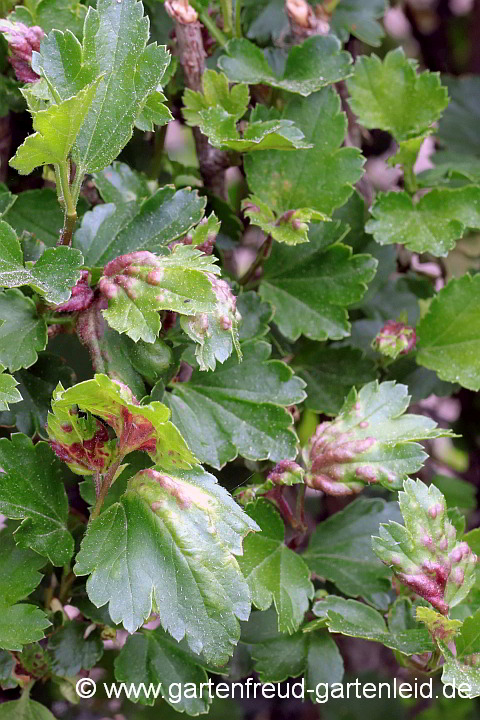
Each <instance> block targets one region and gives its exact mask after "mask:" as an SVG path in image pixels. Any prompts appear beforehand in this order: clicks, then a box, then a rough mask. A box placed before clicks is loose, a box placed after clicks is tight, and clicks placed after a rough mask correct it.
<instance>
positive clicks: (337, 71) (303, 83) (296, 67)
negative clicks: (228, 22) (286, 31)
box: [218, 35, 352, 97]
mask: <svg viewBox="0 0 480 720" xmlns="http://www.w3.org/2000/svg"><path fill="white" fill-rule="evenodd" d="M341 48H342V45H341V43H340V42H339V41H338V40H337V38H335V37H333V36H332V35H326V36H325V35H318V36H316V37H312V38H309V39H308V40H305V42H304V43H303V44H302V45H297V46H295V47H293V48H292V49H291V50H290V52H289V54H288V57H287V61H286V64H285V70H284V72H283V75H282V76H281V77H278V75H277V74H276V73H275V72H274V71H273V69H272V68H271V67H270V65H269V63H268V61H267V58H266V57H265V56H264V54H263V52H262V50H261V49H260V48H259V47H257V46H256V45H254V44H253V43H251V42H249V41H248V40H244V39H240V40H230V42H229V43H228V44H227V46H226V47H225V51H226V53H227V54H226V55H221V56H220V59H219V61H218V66H219V67H220V68H221V69H222V70H223V71H224V72H225V73H226V75H227V77H228V79H229V80H230V82H242V83H249V84H250V85H259V84H262V85H270V86H271V87H275V88H280V89H281V90H286V91H287V92H291V93H298V94H299V95H303V96H304V97H307V95H310V94H311V93H314V92H316V91H317V90H320V89H321V88H323V87H325V86H326V85H331V84H333V83H335V82H338V81H339V80H342V79H343V78H345V77H348V75H351V73H352V70H351V67H350V66H351V63H352V58H351V57H350V55H349V53H347V52H343V51H342V49H341Z"/></svg>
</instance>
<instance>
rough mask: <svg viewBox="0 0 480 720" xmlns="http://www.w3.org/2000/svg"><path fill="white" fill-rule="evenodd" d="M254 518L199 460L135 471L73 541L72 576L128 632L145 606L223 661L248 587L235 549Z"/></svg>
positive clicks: (243, 612) (245, 610)
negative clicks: (177, 467)
mask: <svg viewBox="0 0 480 720" xmlns="http://www.w3.org/2000/svg"><path fill="white" fill-rule="evenodd" d="M255 529H257V526H256V524H255V523H254V522H253V521H252V520H250V518H248V516H247V515H245V514H244V513H243V511H242V510H241V509H240V508H239V507H238V505H236V503H235V502H234V501H233V500H232V499H231V497H230V496H229V495H228V493H227V492H226V491H225V490H224V489H223V488H221V487H219V486H217V485H216V480H215V478H214V477H213V476H212V475H209V474H208V473H206V472H205V471H203V470H202V469H201V468H195V469H194V470H191V471H177V472H176V475H175V476H168V475H165V474H162V473H161V472H160V469H158V470H155V469H150V470H144V471H141V472H140V473H137V475H136V476H135V477H134V478H133V479H131V480H130V481H129V483H128V487H127V491H126V492H125V494H124V495H123V496H122V497H121V499H120V502H118V503H115V504H114V505H112V506H110V507H109V508H108V510H105V511H104V512H103V513H102V514H101V515H100V516H99V517H98V518H97V519H96V520H94V521H93V522H92V523H91V524H90V526H89V528H88V530H87V534H86V536H85V538H84V540H83V542H82V547H81V550H80V553H79V554H78V556H77V564H76V566H75V568H74V570H75V573H76V574H77V575H88V574H91V576H90V577H89V579H88V581H87V591H88V595H89V597H90V600H91V601H92V602H93V603H94V604H95V605H96V606H97V607H100V606H102V605H104V604H105V603H107V602H108V603H109V612H110V616H111V618H112V620H113V621H114V622H123V624H124V627H125V628H126V629H127V630H128V631H129V632H134V631H135V630H136V629H137V628H138V627H140V625H142V624H143V623H144V622H145V621H146V620H147V618H148V617H149V615H150V614H151V612H152V611H154V612H156V613H157V614H158V616H159V618H160V621H161V623H162V626H163V628H164V629H165V630H166V631H167V632H169V633H170V634H171V635H172V636H173V637H174V638H175V639H176V640H177V641H180V640H182V638H184V637H186V640H187V642H188V645H189V647H190V648H191V649H192V651H193V652H195V653H202V654H203V655H204V656H205V658H206V660H207V661H208V662H214V663H216V664H219V665H221V664H223V663H225V662H226V661H227V660H228V657H229V656H230V655H231V654H232V652H233V647H234V645H235V644H236V642H237V641H238V638H239V635H240V628H239V625H238V621H237V618H239V619H242V620H246V619H247V618H248V615H249V611H250V594H249V590H248V585H247V583H246V581H245V580H244V579H243V577H242V574H241V572H240V568H239V566H238V563H237V561H236V560H235V558H234V554H240V553H241V543H242V538H243V537H244V535H245V534H246V533H247V532H249V531H250V530H255Z"/></svg>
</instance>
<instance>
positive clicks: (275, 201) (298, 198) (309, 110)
mask: <svg viewBox="0 0 480 720" xmlns="http://www.w3.org/2000/svg"><path fill="white" fill-rule="evenodd" d="M281 117H282V118H283V119H285V120H292V121H293V122H294V123H295V125H296V127H298V128H300V130H301V131H302V132H303V134H304V135H305V140H306V142H308V143H311V144H312V145H313V147H312V148H311V149H308V150H289V151H288V152H283V151H281V150H265V151H262V152H257V153H251V154H248V155H247V156H246V157H245V170H246V173H247V180H248V185H249V188H250V191H251V192H252V193H253V194H254V195H255V196H257V197H258V198H260V200H262V202H264V203H266V204H267V205H268V207H269V208H270V209H271V210H272V211H273V212H275V213H276V214H277V215H282V214H283V213H284V212H286V211H287V210H298V209H299V208H310V209H311V210H316V211H318V212H320V213H323V214H325V215H328V216H330V215H331V214H332V212H333V210H334V209H335V208H337V207H340V206H341V205H343V204H344V203H345V202H346V201H347V200H348V198H349V197H350V195H351V194H352V192H353V185H354V184H355V183H356V182H357V181H358V180H360V178H361V177H362V173H363V170H362V165H363V158H362V156H361V153H360V152H359V150H358V149H357V148H352V147H348V148H347V147H341V145H342V143H343V140H344V137H345V132H346V127H347V120H346V116H345V114H344V113H343V112H341V110H340V98H339V96H338V95H337V93H336V92H335V91H334V90H332V88H324V89H323V90H320V92H316V93H314V94H312V95H310V97H308V98H302V97H293V98H292V99H291V100H290V101H289V102H288V103H287V105H286V106H285V109H284V110H283V113H282V116H281Z"/></svg>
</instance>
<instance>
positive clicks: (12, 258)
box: [0, 220, 83, 304]
mask: <svg viewBox="0 0 480 720" xmlns="http://www.w3.org/2000/svg"><path fill="white" fill-rule="evenodd" d="M82 265H83V257H82V254H81V252H79V251H78V250H73V249H72V248H70V247H57V248H48V249H47V250H45V251H44V253H43V254H42V255H41V256H40V258H39V259H38V260H37V261H36V262H35V263H28V264H27V265H24V260H23V253H22V249H21V247H20V242H19V240H18V238H17V236H16V234H15V231H14V230H13V228H11V227H10V225H7V223H6V222H5V221H3V220H0V286H2V287H8V288H13V287H21V286H22V285H30V287H32V288H33V289H34V290H35V291H36V292H37V293H39V295H41V296H42V297H44V298H45V299H46V300H47V301H48V302H50V303H54V304H59V303H63V302H65V301H66V300H68V298H69V297H70V295H71V293H72V287H73V286H74V285H75V283H76V282H77V280H78V279H79V278H80V274H81V272H80V268H81V267H82Z"/></svg>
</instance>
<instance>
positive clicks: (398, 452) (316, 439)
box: [305, 380, 450, 495]
mask: <svg viewBox="0 0 480 720" xmlns="http://www.w3.org/2000/svg"><path fill="white" fill-rule="evenodd" d="M409 402H410V396H409V395H408V388H407V386H406V385H396V384H395V383H394V382H392V381H387V382H383V383H378V381H377V380H375V381H374V382H370V383H368V385H364V386H363V387H362V389H361V390H360V391H359V392H358V393H357V391H356V390H355V388H353V389H352V390H351V391H350V393H349V394H348V397H347V398H346V400H345V403H344V405H343V407H342V410H341V412H340V414H339V415H338V417H337V418H336V419H335V420H332V421H331V422H325V423H322V424H321V425H319V426H318V427H317V430H316V432H315V435H313V437H312V439H311V441H310V450H309V458H308V459H309V467H308V473H307V476H306V478H305V482H306V483H307V484H308V485H310V486H311V487H314V488H316V489H317V490H323V491H324V492H327V493H332V494H338V495H342V494H346V495H348V494H351V493H355V492H360V491H361V490H363V488H364V487H365V485H368V484H370V483H379V484H380V485H382V486H383V487H385V488H387V489H389V490H398V489H400V488H401V487H402V483H403V481H404V480H405V479H406V478H407V476H408V475H410V474H412V473H414V472H417V470H420V468H421V467H422V465H423V463H424V461H425V460H426V458H427V454H426V453H425V452H424V450H423V448H422V446H421V445H419V443H418V442H417V441H418V440H426V439H429V438H437V437H442V436H445V435H447V436H448V435H449V434H450V433H449V431H448V430H442V429H441V428H437V423H436V422H435V421H434V420H432V419H431V418H428V417H426V416H424V415H413V414H411V413H406V410H407V409H408V405H409Z"/></svg>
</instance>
